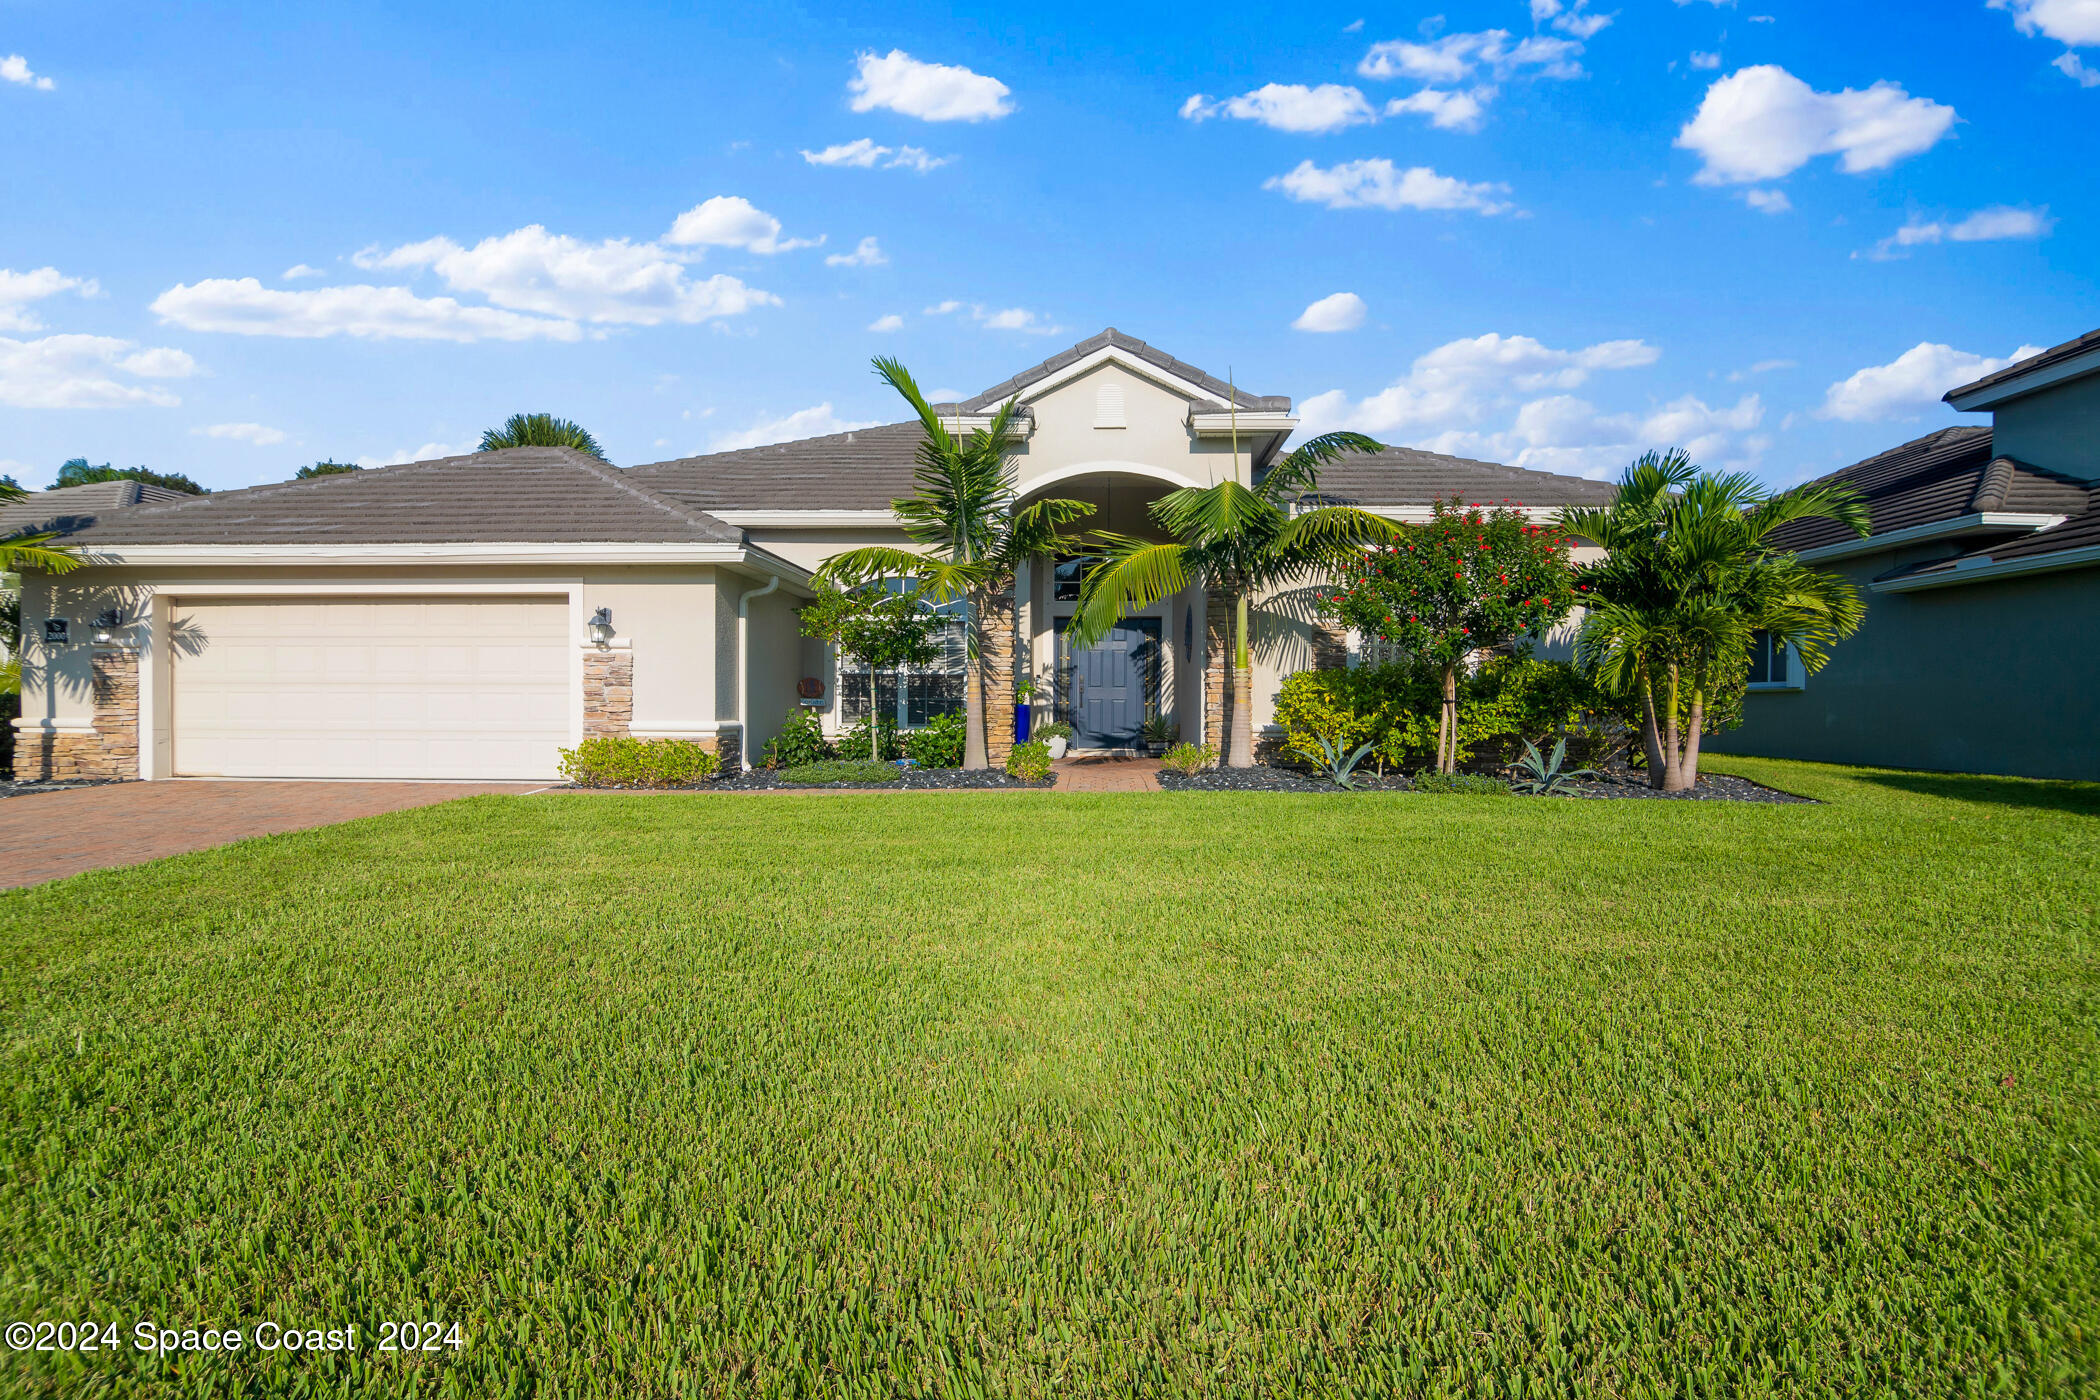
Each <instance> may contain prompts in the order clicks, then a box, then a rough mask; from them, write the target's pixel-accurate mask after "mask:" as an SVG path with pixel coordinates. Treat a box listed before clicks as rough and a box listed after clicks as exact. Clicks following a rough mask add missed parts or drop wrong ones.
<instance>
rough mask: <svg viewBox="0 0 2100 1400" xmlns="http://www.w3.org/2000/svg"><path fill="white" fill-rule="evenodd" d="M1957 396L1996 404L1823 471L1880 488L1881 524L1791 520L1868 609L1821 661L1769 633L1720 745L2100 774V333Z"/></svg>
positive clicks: (1970, 407)
mask: <svg viewBox="0 0 2100 1400" xmlns="http://www.w3.org/2000/svg"><path fill="white" fill-rule="evenodd" d="M1946 401H1947V402H1948V403H1949V404H1951V405H1952V406H1953V407H1955V408H1956V409H1958V410H1960V411H1962V412H1965V413H1974V412H1988V413H1990V415H1991V418H1992V421H1991V423H1990V425H1989V426H1984V425H1981V424H1978V425H1975V426H1963V427H1952V428H1943V429H1941V430H1940V431H1938V432H1935V433H1932V434H1930V435H1928V436H1926V437H1922V438H1919V439H1918V440H1917V441H1915V442H1907V443H1905V444H1903V445H1902V446H1901V447H1896V448H1892V449H1890V450H1889V451H1887V452H1884V453H1881V454H1880V455H1879V456H1876V457H1870V458H1868V459H1867V460H1866V461H1864V462H1860V463H1858V464H1856V465H1854V466H1850V467H1847V468H1845V469H1844V470H1843V471H1840V472H1835V473H1833V474H1832V475H1830V476H1828V477H1825V478H1823V480H1825V481H1837V482H1845V483H1847V484H1849V485H1851V486H1853V487H1855V488H1857V489H1858V490H1859V492H1860V493H1861V494H1862V495H1863V496H1864V497H1865V498H1866V501H1867V506H1868V509H1869V510H1870V511H1871V512H1872V515H1873V532H1872V533H1871V534H1870V535H1868V536H1867V537H1866V538H1865V539H1858V538H1855V537H1854V536H1853V534H1852V533H1851V532H1850V531H1849V530H1845V529H1843V528H1841V527H1839V526H1837V525H1835V524H1833V523H1831V522H1829V521H1802V522H1799V523H1797V524H1794V525H1789V526H1786V527H1784V528H1783V529H1781V530H1780V531H1779V532H1778V533H1777V535H1776V536H1775V538H1776V539H1777V540H1778V541H1779V542H1780V543H1782V544H1785V545H1787V546H1789V547H1791V548H1793V549H1795V550H1798V551H1799V553H1800V557H1801V558H1802V559H1803V560H1806V561H1808V562H1810V563H1814V564H1819V565H1821V566H1823V567H1825V568H1829V569H1833V570H1836V571H1837V572H1839V573H1842V574H1844V575H1845V576H1846V577H1847V578H1849V579H1851V580H1852V581H1853V583H1854V584H1855V585H1857V586H1858V588H1859V591H1860V594H1861V596H1862V597H1863V598H1865V600H1866V603H1867V615H1866V621H1865V623H1864V624H1863V625H1862V626H1861V628H1860V630H1859V632H1858V634H1857V635H1855V636H1854V637H1852V638H1851V639H1850V640H1848V641H1846V642H1844V643H1842V644H1840V645H1839V646H1838V647H1837V648H1835V650H1833V652H1832V653H1831V657H1830V660H1829V662H1828V664H1826V665H1825V666H1824V667H1823V669H1821V670H1820V671H1818V672H1816V673H1815V675H1813V676H1808V675H1804V674H1803V671H1802V667H1801V664H1800V660H1799V658H1798V657H1794V656H1791V655H1789V654H1787V653H1786V652H1785V651H1784V650H1775V649H1773V648H1772V647H1770V646H1769V644H1766V645H1764V646H1763V647H1762V648H1761V654H1760V655H1759V656H1757V657H1756V658H1755V660H1754V663H1753V669H1752V671H1751V677H1750V693H1749V694H1748V695H1747V696H1746V697H1745V699H1744V704H1743V724H1742V727H1741V728H1739V729H1736V730H1732V731H1730V732H1729V733H1726V734H1722V735H1717V736H1715V738H1714V739H1713V740H1712V742H1711V743H1710V745H1709V747H1710V748H1711V749H1713V750H1715V751H1717V752H1724V753H1748V754H1766V755H1771V756H1774V757H1782V758H1808V759H1820V760H1823V761H1825V762H1831V763H1860V764H1875V765H1886V766H1889V767H1897V768H1932V769H1943V770H1947V771H1952V772H1966V773H2009V774H2018V775H2022V776H2027V777H2039V778H2086V779H2100V661H2096V659H2095V658H2096V657H2100V331H2094V332H2093V333H2091V334H2089V335H2086V336H2082V337H2080V338H2079V339H2077V340H2074V341H2071V342H2069V343H2068V344H2064V345H2059V346H2057V347H2056V348H2055V349H2053V350H2047V351H2044V352H2043V353H2041V354H2039V355H2036V356H2033V357H2032V358H2029V359H2026V360H2022V361H2020V362H2019V363H2017V364H2014V365H2011V366H2009V367H2007V368H2006V369H2003V370H2001V371H1999V372H1998V373H1996V374H1993V375H1991V376H1989V377H1988V378H1985V379H1979V380H1978V381H1976V382H1975V383H1974V384H1967V385H1964V386H1962V387H1961V388H1959V389H1955V390H1953V391H1951V392H1949V393H1948V394H1947V396H1946Z"/></svg>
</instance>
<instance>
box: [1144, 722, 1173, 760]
mask: <svg viewBox="0 0 2100 1400" xmlns="http://www.w3.org/2000/svg"><path fill="white" fill-rule="evenodd" d="M1138 733H1139V735H1140V736H1141V737H1142V738H1143V739H1144V741H1145V752H1146V753H1148V754H1150V755H1151V756H1152V757H1154V758H1158V757H1159V756H1160V755H1161V754H1163V753H1165V752H1166V751H1167V750H1168V749H1171V748H1173V747H1174V745H1176V744H1178V743H1180V742H1181V726H1180V725H1179V724H1176V723H1175V722H1174V721H1173V720H1171V719H1168V718H1167V717H1166V716H1165V715H1153V716H1152V717H1151V718H1150V719H1148V720H1146V721H1145V723H1144V725H1143V727H1142V728H1140V729H1139V731H1138Z"/></svg>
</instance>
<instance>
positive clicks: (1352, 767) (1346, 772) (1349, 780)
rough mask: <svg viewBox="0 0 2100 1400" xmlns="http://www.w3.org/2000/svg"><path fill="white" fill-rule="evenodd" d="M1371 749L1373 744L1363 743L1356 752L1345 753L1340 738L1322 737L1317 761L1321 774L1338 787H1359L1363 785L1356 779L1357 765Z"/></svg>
mask: <svg viewBox="0 0 2100 1400" xmlns="http://www.w3.org/2000/svg"><path fill="white" fill-rule="evenodd" d="M1370 751H1371V745H1369V744H1362V745H1359V746H1358V747H1357V750H1356V752H1354V753H1351V754H1344V753H1343V752H1342V745H1341V742H1340V741H1339V740H1336V739H1322V740H1320V756H1319V758H1318V759H1316V760H1315V762H1316V763H1317V764H1318V765H1319V769H1320V776H1321V777H1323V778H1325V779H1326V780H1327V781H1328V782H1330V783H1333V784H1334V785H1335V786H1336V787H1338V788H1357V787H1361V786H1363V785H1362V784H1361V783H1359V782H1357V781H1356V765H1357V764H1359V763H1361V762H1363V761H1364V755H1365V754H1367V753H1369V752H1370Z"/></svg>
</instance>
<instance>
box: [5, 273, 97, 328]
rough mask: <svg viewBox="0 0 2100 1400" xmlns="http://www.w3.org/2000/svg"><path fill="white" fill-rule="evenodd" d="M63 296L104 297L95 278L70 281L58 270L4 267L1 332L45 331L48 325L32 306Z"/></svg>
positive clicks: (71, 278)
mask: <svg viewBox="0 0 2100 1400" xmlns="http://www.w3.org/2000/svg"><path fill="white" fill-rule="evenodd" d="M60 292H78V293H79V294H80V295H81V296H84V297H92V296H99V295H101V292H102V289H101V288H100V287H99V286H97V285H96V284H95V279H94V278H92V277H68V276H66V274H64V273H63V272H60V271H59V270H58V269H57V268H55V267H38V268H32V269H30V270H29V271H28V272H16V271H14V270H13V269H12V268H5V267H0V331H36V330H42V329H43V328H44V323H43V322H42V321H41V320H39V319H38V318H37V315H36V313H35V312H33V311H31V310H30V309H29V303H30V302H33V301H42V300H44V299H45V298H46V297H55V296H57V295H58V294H59V293H60Z"/></svg>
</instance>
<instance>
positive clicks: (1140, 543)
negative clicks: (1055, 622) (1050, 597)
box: [1069, 530, 1193, 647]
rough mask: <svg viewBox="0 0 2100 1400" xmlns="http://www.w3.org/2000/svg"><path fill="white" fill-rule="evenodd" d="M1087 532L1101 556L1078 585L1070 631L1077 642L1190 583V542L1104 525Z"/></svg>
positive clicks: (1087, 642)
mask: <svg viewBox="0 0 2100 1400" xmlns="http://www.w3.org/2000/svg"><path fill="white" fill-rule="evenodd" d="M1088 538H1089V539H1090V540H1092V541H1094V542H1095V543H1096V544H1097V545H1098V547H1099V548H1100V550H1101V553H1102V556H1103V557H1102V560H1101V562H1100V563H1098V564H1096V565H1095V566H1094V567H1093V568H1092V569H1090V570H1089V571H1088V572H1087V576H1086V580H1085V582H1084V583H1083V584H1082V585H1081V586H1080V590H1079V603H1078V606H1077V607H1075V608H1074V609H1073V613H1074V616H1073V618H1072V626H1071V629H1070V633H1069V635H1070V637H1071V639H1072V645H1074V646H1079V647H1087V646H1092V645H1093V644H1094V643H1096V642H1098V641H1100V640H1101V639H1102V638H1103V637H1106V636H1107V635H1108V633H1109V629H1110V628H1112V627H1114V626H1115V625H1116V623H1118V622H1120V621H1121V620H1122V619H1123V618H1124V617H1126V616H1128V615H1129V614H1130V613H1133V612H1136V611H1138V610H1139V609H1141V608H1149V607H1151V606H1152V605H1153V604H1154V603H1156V602H1158V601H1159V600H1160V599H1162V598H1165V597H1167V596H1169V595H1170V594H1175V593H1179V592H1180V591H1181V590H1182V589H1184V588H1186V587H1188V583H1189V577H1190V573H1191V564H1192V562H1193V560H1192V554H1193V551H1191V550H1190V549H1189V547H1188V546H1187V545H1182V544H1157V543H1154V542H1153V541H1151V540H1141V539H1136V538H1134V537H1132V536H1129V535H1118V534H1113V533H1111V532H1109V531H1106V530H1098V531H1095V532H1094V533H1093V534H1091V535H1090V536H1089V537H1088Z"/></svg>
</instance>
